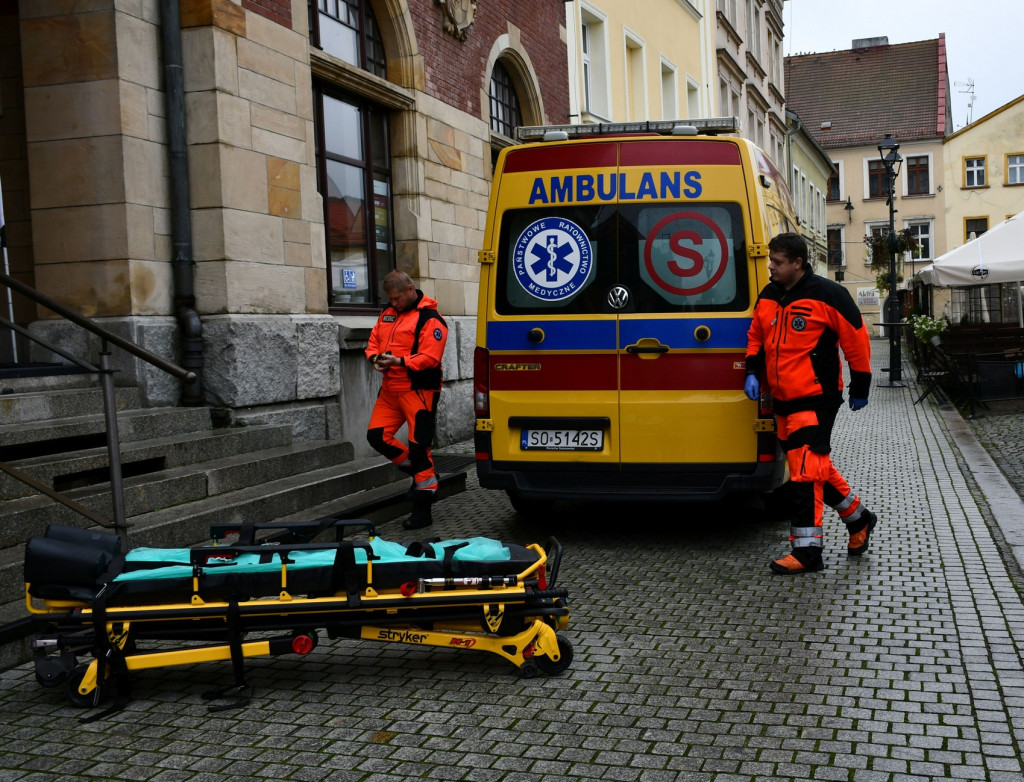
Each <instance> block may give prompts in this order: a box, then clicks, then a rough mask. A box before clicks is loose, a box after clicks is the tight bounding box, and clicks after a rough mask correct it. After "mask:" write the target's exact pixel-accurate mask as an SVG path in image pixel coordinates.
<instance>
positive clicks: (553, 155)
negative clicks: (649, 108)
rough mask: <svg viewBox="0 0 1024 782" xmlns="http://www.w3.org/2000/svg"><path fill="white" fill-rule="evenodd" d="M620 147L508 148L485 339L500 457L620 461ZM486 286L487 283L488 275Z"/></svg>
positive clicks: (508, 460) (523, 464) (536, 461)
mask: <svg viewBox="0 0 1024 782" xmlns="http://www.w3.org/2000/svg"><path fill="white" fill-rule="evenodd" d="M617 155H618V145H617V144H616V143H615V142H611V141H608V142H589V143H583V144H573V145H567V146H561V145H544V146H536V147H524V148H519V149H513V150H509V152H508V154H507V157H506V158H505V161H504V167H503V170H502V172H501V177H500V180H499V181H498V187H499V191H498V192H497V193H496V199H497V205H498V206H497V210H496V211H497V214H498V215H500V234H499V236H498V248H499V249H498V252H497V260H496V263H495V264H494V266H493V267H492V268H490V269H488V270H487V271H486V274H487V275H494V279H493V280H491V279H489V278H488V282H487V283H486V284H487V286H488V288H489V290H490V291H491V292H492V294H493V298H489V301H488V302H487V303H486V310H487V311H486V312H480V313H478V317H481V318H486V320H487V322H486V327H485V328H486V331H485V344H486V347H487V350H488V375H489V378H490V418H491V420H492V421H493V422H494V430H493V432H492V433H491V447H492V456H493V460H494V463H495V466H497V467H499V468H502V467H504V468H507V469H527V470H529V469H531V468H536V467H538V466H539V467H540V468H541V469H543V466H544V465H552V466H553V465H555V464H562V465H569V464H573V465H580V466H582V465H587V466H589V467H591V468H598V469H601V468H600V467H599V465H604V466H605V467H607V469H615V470H617V468H618V461H619V443H618V436H619V434H618V412H619V400H618V386H619V367H618V357H617V350H616V345H617V338H618V334H617V321H618V316H617V313H616V312H615V311H614V310H613V309H612V308H611V307H609V306H608V304H607V302H606V298H607V295H608V292H609V290H611V289H612V288H613V286H614V284H615V281H616V279H617V274H618V273H617V270H616V245H617V220H616V205H615V203H614V199H612V198H609V199H605V200H602V199H601V198H600V195H599V190H598V188H599V187H600V188H602V189H603V190H602V192H604V193H605V195H607V194H608V192H609V188H613V187H614V186H615V182H616V181H617V180H616V177H617ZM482 284H484V283H483V282H482Z"/></svg>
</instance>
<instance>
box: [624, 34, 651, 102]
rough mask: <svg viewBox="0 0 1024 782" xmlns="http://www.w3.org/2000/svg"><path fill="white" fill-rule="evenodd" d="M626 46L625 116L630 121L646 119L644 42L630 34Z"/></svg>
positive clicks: (626, 38) (626, 37)
mask: <svg viewBox="0 0 1024 782" xmlns="http://www.w3.org/2000/svg"><path fill="white" fill-rule="evenodd" d="M625 46H626V117H627V118H628V119H629V120H631V121H637V120H645V119H647V78H646V74H645V70H644V44H643V41H640V40H638V39H636V38H634V37H633V36H631V35H628V34H627V35H626V36H625Z"/></svg>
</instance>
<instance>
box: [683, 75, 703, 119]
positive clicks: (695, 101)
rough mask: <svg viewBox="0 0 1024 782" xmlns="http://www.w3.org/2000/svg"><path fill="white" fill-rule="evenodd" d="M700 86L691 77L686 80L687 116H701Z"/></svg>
mask: <svg viewBox="0 0 1024 782" xmlns="http://www.w3.org/2000/svg"><path fill="white" fill-rule="evenodd" d="M701 113H702V112H701V110H700V86H699V85H698V84H697V83H696V82H694V81H692V80H691V79H687V80H686V116H687V117H693V118H694V119H696V118H697V117H700V116H701Z"/></svg>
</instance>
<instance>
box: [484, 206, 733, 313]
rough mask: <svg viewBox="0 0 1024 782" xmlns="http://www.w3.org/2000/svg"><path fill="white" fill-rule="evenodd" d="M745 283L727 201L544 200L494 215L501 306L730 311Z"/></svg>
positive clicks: (519, 309)
mask: <svg viewBox="0 0 1024 782" xmlns="http://www.w3.org/2000/svg"><path fill="white" fill-rule="evenodd" d="M749 287H750V286H749V277H748V271H747V259H746V241H745V236H744V232H743V212H742V209H741V208H740V206H739V205H738V204H735V203H708V202H700V203H695V202H687V203H658V204H605V205H586V206H567V207H554V208H552V207H544V208H541V209H520V210H510V211H508V212H506V213H505V215H504V218H503V221H502V231H501V249H500V253H499V257H498V279H497V298H496V306H497V310H498V312H499V313H501V314H506V315H530V314H544V313H547V314H552V315H555V314H562V315H581V314H589V313H606V314H613V313H616V312H641V313H642V312H650V313H672V312H717V311H727V312H740V311H743V310H745V309H747V307H748V306H749V303H750V294H749ZM613 289H617V290H619V289H625V291H626V292H627V294H628V296H627V297H626V303H625V305H624V306H622V305H621V298H622V297H621V296H615V295H611V294H613V293H614V292H613ZM613 302H614V303H613ZM616 305H619V306H616Z"/></svg>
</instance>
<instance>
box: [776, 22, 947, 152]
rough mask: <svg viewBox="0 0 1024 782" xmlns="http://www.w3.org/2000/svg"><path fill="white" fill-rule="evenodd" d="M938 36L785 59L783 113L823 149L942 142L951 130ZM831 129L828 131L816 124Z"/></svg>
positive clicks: (941, 38)
mask: <svg viewBox="0 0 1024 782" xmlns="http://www.w3.org/2000/svg"><path fill="white" fill-rule="evenodd" d="M948 93H949V76H948V74H947V71H946V42H945V35H944V34H942V35H940V36H939V37H938V38H935V39H931V40H927V41H915V42H913V43H899V44H891V45H889V44H887V45H883V46H873V47H870V48H866V49H845V50H843V51H839V52H827V53H821V54H800V55H795V56H793V57H787V58H786V108H787V109H789V110H790V111H793V112H795V113H796V114H797V115H798V116H799V117H800V119H801V120H802V122H803V124H804V127H806V128H807V130H808V131H809V132H810V134H811V135H812V136H814V138H815V140H816V141H817V142H818V143H819V144H821V146H823V147H824V148H825V149H835V148H837V147H852V146H875V145H877V144H878V142H879V141H881V140H882V139H883V138H884V137H885V134H886V133H892V135H893V138H895V139H896V140H897V141H913V140H922V139H934V138H941V137H943V136H945V135H946V134H947V133H949V132H950V131H952V128H951V127H950V126H949V123H947V121H946V118H947V116H948V115H949V107H948V104H947V101H948V98H949V95H948ZM825 122H830V123H831V127H830V128H829V129H828V130H822V129H821V125H822V123H825Z"/></svg>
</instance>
